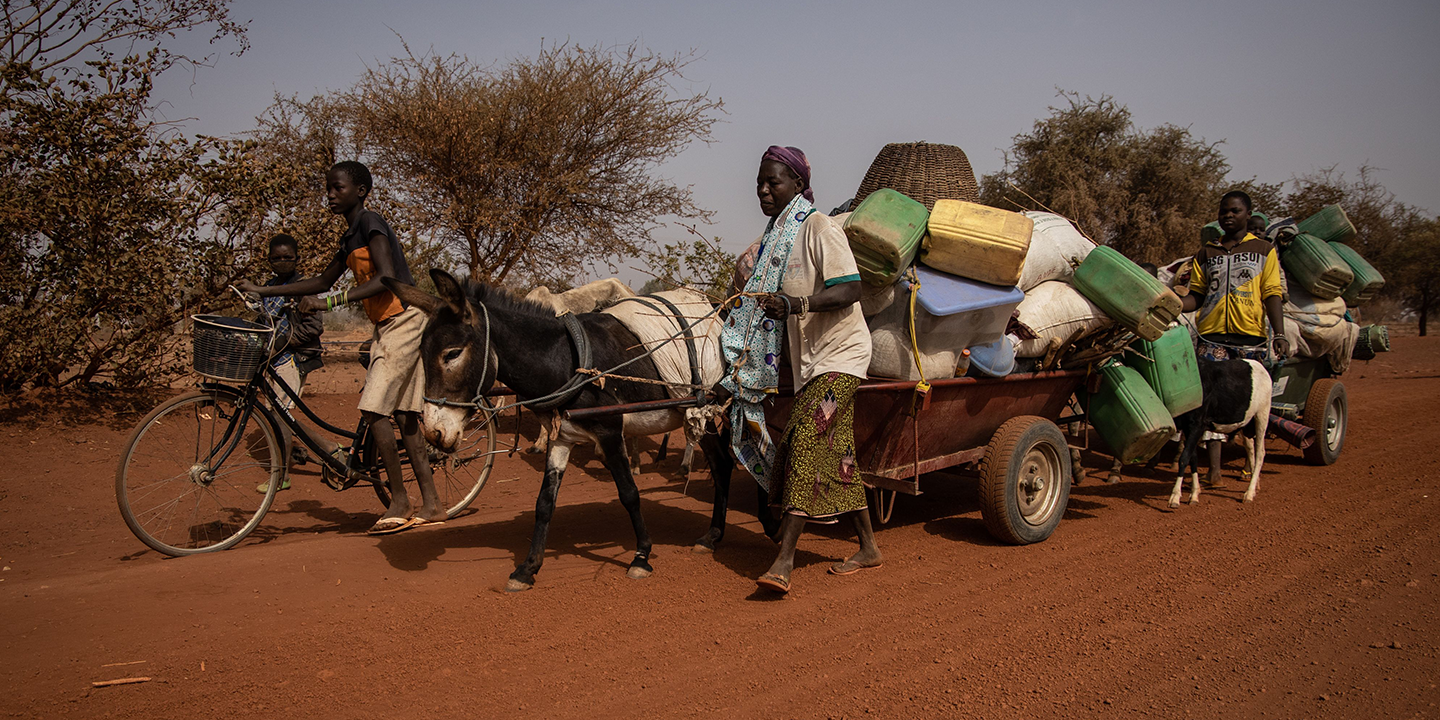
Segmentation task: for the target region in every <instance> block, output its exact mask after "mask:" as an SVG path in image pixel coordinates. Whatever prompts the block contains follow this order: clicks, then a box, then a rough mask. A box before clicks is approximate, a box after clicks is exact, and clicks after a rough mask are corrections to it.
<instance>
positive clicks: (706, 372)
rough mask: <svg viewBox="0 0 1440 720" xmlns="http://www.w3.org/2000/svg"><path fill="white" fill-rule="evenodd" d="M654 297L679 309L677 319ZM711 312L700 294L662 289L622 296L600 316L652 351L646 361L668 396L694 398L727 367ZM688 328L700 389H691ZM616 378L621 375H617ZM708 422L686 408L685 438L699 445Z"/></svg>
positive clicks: (718, 325)
mask: <svg viewBox="0 0 1440 720" xmlns="http://www.w3.org/2000/svg"><path fill="white" fill-rule="evenodd" d="M656 297H660V298H664V299H666V300H668V301H669V302H670V304H671V305H674V306H675V310H679V311H680V317H676V316H675V312H674V310H672V309H671V308H670V307H669V306H667V305H666V304H665V303H663V302H659V301H658V300H656V299H655V298H656ZM711 311H712V307H711V305H710V299H709V298H708V297H706V296H705V294H704V293H701V292H698V291H696V290H691V289H689V288H677V289H674V290H662V291H660V292H657V293H654V294H653V296H652V295H645V296H640V297H635V298H626V299H624V300H621V301H620V302H618V303H616V304H615V305H612V306H610V307H608V308H606V309H605V310H603V311H602V312H604V313H605V314H606V315H611V316H614V317H615V319H616V320H619V321H620V324H621V325H624V326H625V327H626V329H628V330H629V331H630V332H632V333H635V337H636V338H638V339H639V340H640V344H641V345H642V346H643V347H644V349H646V350H652V349H653V350H654V353H653V354H652V355H651V356H650V358H651V360H653V361H654V362H655V368H656V370H658V371H659V373H660V379H661V380H664V381H665V382H666V383H667V384H668V385H669V388H668V389H669V391H670V396H671V397H673V398H682V397H688V396H691V395H694V394H695V391H696V390H697V389H708V388H710V387H711V386H712V385H714V384H715V383H717V382H719V381H720V377H721V376H722V375H723V374H724V372H725V363H724V361H723V360H722V359H721V356H720V330H721V327H722V324H721V322H720V319H719V318H717V317H716V316H715V315H714V314H713V313H712V312H711ZM707 315H708V317H706V316H707ZM701 318H704V319H703V320H702V319H701ZM687 325H689V326H690V335H691V336H692V337H693V338H694V347H695V362H696V365H697V366H698V370H699V375H700V383H699V385H700V388H696V387H695V384H696V383H695V381H694V377H693V375H694V371H693V370H692V368H691V365H690V350H689V347H688V344H687V342H686V340H685V333H684V332H682V330H683V329H684V328H685V326H687ZM677 333H678V336H676V335H677ZM620 374H622V375H623V374H625V373H624V371H620ZM707 419H708V417H707V415H706V413H705V410H704V409H703V408H688V409H686V411H685V437H686V439H688V440H689V441H691V442H698V441H699V439H700V437H701V435H702V434H703V433H704V430H705V421H706V420H707Z"/></svg>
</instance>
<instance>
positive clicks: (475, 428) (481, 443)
mask: <svg viewBox="0 0 1440 720" xmlns="http://www.w3.org/2000/svg"><path fill="white" fill-rule="evenodd" d="M498 434H499V433H498V431H497V429H496V427H495V411H493V410H491V409H490V408H489V407H488V406H484V405H482V406H481V407H479V408H477V409H476V410H475V415H474V416H473V417H471V418H470V421H469V422H467V423H466V424H465V434H464V435H463V436H462V437H461V438H460V443H459V445H457V446H456V448H455V451H454V452H449V453H444V452H440V451H439V450H437V449H435V448H434V447H433V446H431V445H428V444H427V445H426V448H427V449H428V450H429V453H430V454H429V460H430V472H431V475H432V476H433V477H434V478H435V492H436V493H438V494H439V495H440V504H441V505H442V506H444V508H445V517H447V518H453V517H456V516H457V515H459V514H460V513H462V512H464V511H465V508H467V507H470V503H472V502H475V498H477V497H479V496H480V491H481V490H484V489H485V483H486V482H488V481H489V480H490V470H491V469H492V468H493V467H494V466H495V452H496V451H495V445H496V439H495V438H496V435H498ZM401 457H402V462H403V465H404V470H403V475H404V478H405V486H406V487H407V488H409V487H412V486H413V484H414V482H415V469H414V468H413V467H411V465H410V460H409V458H407V457H404V450H403V448H402V450H401ZM384 472H385V470H384V468H380V467H377V468H375V473H376V475H375V477H378V478H380V479H382V480H383V479H384V477H385V476H384ZM375 495H376V496H377V497H379V498H380V504H382V505H385V506H387V507H388V506H389V505H390V489H389V487H387V486H384V485H376V486H375ZM418 495H419V492H418V491H416V492H415V493H414V494H412V495H411V496H410V497H411V498H412V499H414V498H416V497H417V496H418Z"/></svg>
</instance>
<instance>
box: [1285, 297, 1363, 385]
mask: <svg viewBox="0 0 1440 720" xmlns="http://www.w3.org/2000/svg"><path fill="white" fill-rule="evenodd" d="M1285 337H1286V338H1287V339H1288V340H1289V341H1290V351H1291V352H1292V353H1294V354H1295V355H1296V356H1298V357H1304V358H1326V359H1327V360H1329V361H1330V368H1331V369H1332V370H1334V371H1335V372H1336V373H1343V372H1345V370H1346V369H1348V368H1349V367H1350V358H1351V355H1352V354H1353V353H1354V352H1355V344H1356V343H1357V342H1358V341H1359V339H1360V326H1359V325H1356V324H1355V323H1353V322H1350V320H1348V319H1347V318H1346V316H1345V301H1344V300H1343V299H1341V298H1334V299H1331V300H1321V299H1319V298H1316V297H1315V296H1314V295H1311V294H1310V293H1308V292H1306V291H1305V289H1304V288H1302V287H1299V286H1298V285H1291V286H1290V297H1289V299H1288V300H1286V302H1285Z"/></svg>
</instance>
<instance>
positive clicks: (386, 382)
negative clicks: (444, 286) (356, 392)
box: [360, 307, 426, 415]
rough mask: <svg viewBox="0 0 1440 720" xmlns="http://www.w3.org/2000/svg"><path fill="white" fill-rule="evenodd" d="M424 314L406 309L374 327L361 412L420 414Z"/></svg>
mask: <svg viewBox="0 0 1440 720" xmlns="http://www.w3.org/2000/svg"><path fill="white" fill-rule="evenodd" d="M425 321H426V316H425V313H424V312H422V311H421V310H420V308H414V307H412V308H406V309H405V310H404V311H403V312H401V313H400V314H399V315H396V316H394V317H391V318H390V319H388V320H386V321H385V322H382V323H380V324H378V325H376V326H375V342H374V343H373V344H372V345H371V346H370V371H369V372H368V373H366V375H365V389H364V390H361V391H360V410H361V411H363V412H372V413H375V414H376V415H390V414H392V413H394V412H396V411H408V412H420V410H421V409H422V408H423V407H424V406H425V368H424V366H422V365H421V364H420V335H421V334H422V333H423V332H424V331H425Z"/></svg>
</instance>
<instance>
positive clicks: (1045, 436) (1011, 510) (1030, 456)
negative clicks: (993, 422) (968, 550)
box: [980, 415, 1070, 545]
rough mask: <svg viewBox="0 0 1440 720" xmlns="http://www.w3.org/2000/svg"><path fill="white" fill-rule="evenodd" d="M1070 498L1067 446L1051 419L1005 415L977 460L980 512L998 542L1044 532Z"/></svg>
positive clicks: (1023, 540) (1024, 540) (1031, 539)
mask: <svg viewBox="0 0 1440 720" xmlns="http://www.w3.org/2000/svg"><path fill="white" fill-rule="evenodd" d="M1069 500H1070V450H1069V448H1068V447H1067V446H1066V444H1065V436H1064V435H1062V434H1061V433H1060V428H1058V427H1056V425H1055V423H1053V422H1050V421H1049V420H1046V419H1045V418H1041V417H1035V416H1033V415H1022V416H1020V417H1017V418H1011V419H1010V420H1008V421H1006V423H1005V424H1004V425H1001V426H1000V429H999V430H996V431H995V436H994V437H992V438H991V439H990V444H989V445H988V446H986V448H985V457H984V459H983V460H981V461H980V515H981V516H982V517H983V518H984V519H985V528H986V529H987V530H989V531H990V534H991V535H993V536H995V538H996V539H997V540H1000V541H1001V542H1007V543H1010V544H1012V545H1028V544H1030V543H1037V542H1040V541H1041V540H1044V539H1045V538H1048V537H1050V533H1052V532H1054V531H1055V526H1056V525H1059V524H1060V518H1061V517H1062V516H1063V515H1064V514H1065V505H1066V504H1067V503H1068V502H1069Z"/></svg>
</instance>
